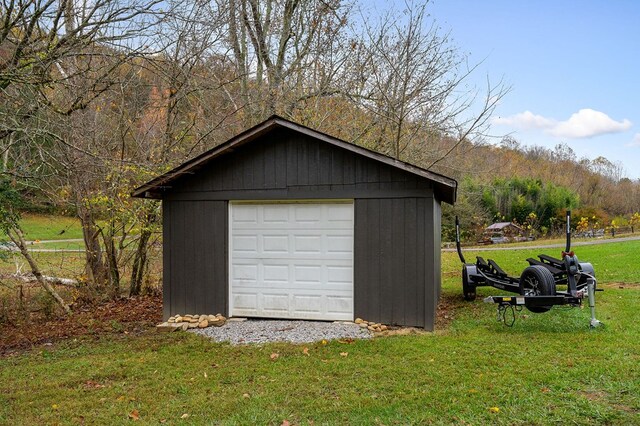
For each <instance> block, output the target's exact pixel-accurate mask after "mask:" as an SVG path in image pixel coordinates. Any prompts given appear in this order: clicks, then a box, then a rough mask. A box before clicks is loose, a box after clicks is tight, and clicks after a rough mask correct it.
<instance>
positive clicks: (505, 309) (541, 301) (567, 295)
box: [456, 210, 601, 328]
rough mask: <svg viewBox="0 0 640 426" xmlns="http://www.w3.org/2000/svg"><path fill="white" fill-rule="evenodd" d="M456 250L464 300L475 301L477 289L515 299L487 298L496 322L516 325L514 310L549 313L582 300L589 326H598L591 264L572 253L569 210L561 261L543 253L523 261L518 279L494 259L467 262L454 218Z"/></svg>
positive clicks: (595, 289) (477, 258)
mask: <svg viewBox="0 0 640 426" xmlns="http://www.w3.org/2000/svg"><path fill="white" fill-rule="evenodd" d="M456 251H457V252H458V257H459V258H460V261H461V262H462V265H463V266H462V293H463V297H464V299H465V300H468V301H472V300H475V299H476V289H477V288H478V287H482V286H489V287H495V288H497V289H500V290H504V291H506V292H510V293H516V294H517V296H489V297H487V298H485V302H488V303H496V304H497V308H498V314H497V315H498V319H499V320H501V321H502V322H504V323H505V324H506V325H513V323H514V322H515V311H517V310H521V309H522V308H523V307H525V308H527V309H528V310H529V311H531V312H534V313H544V312H548V311H549V310H551V308H553V307H554V306H560V305H565V306H571V307H578V306H581V304H582V301H583V299H584V298H585V297H587V298H588V300H589V307H590V308H591V321H590V326H591V327H592V328H593V327H597V326H599V325H600V324H601V322H600V321H598V320H597V319H596V317H595V292H596V291H601V289H598V288H597V282H596V277H595V271H594V269H593V265H592V264H591V263H588V262H580V261H579V260H578V257H577V256H576V255H575V253H574V252H573V251H572V250H571V211H569V210H568V211H567V215H566V246H565V250H563V251H562V256H561V258H560V259H558V258H555V257H552V256H548V255H545V254H541V255H538V258H537V259H534V258H528V259H526V261H527V263H529V266H527V267H526V268H525V269H524V270H523V271H522V273H521V274H520V276H519V277H513V276H510V275H508V274H507V273H506V272H505V271H504V270H503V269H502V268H501V267H500V266H499V265H498V264H497V263H496V262H495V261H494V260H492V259H487V260H485V259H484V258H482V257H480V256H477V257H476V262H475V263H467V262H466V260H465V258H464V255H463V254H462V248H461V244H460V222H459V220H458V217H457V216H456Z"/></svg>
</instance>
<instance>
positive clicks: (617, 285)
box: [598, 282, 640, 290]
mask: <svg viewBox="0 0 640 426" xmlns="http://www.w3.org/2000/svg"><path fill="white" fill-rule="evenodd" d="M598 285H599V286H600V287H602V288H619V289H621V290H624V289H625V288H632V289H638V288H640V282H638V283H624V282H610V283H606V284H598Z"/></svg>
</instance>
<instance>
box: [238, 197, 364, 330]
mask: <svg viewBox="0 0 640 426" xmlns="http://www.w3.org/2000/svg"><path fill="white" fill-rule="evenodd" d="M230 206H231V207H230V208H231V209H232V214H231V215H230V217H231V223H230V232H231V235H230V237H231V238H230V241H231V250H230V257H231V258H230V262H231V268H230V271H231V274H230V286H231V291H230V294H231V295H230V303H231V315H236V316H256V317H273V318H300V319H326V320H352V319H353V204H352V203H345V204H317V203H310V204H299V203H298V204H263V205H260V204H237V205H236V204H230ZM236 210H241V211H242V210H250V211H252V212H251V213H245V212H242V213H241V214H236V213H237V211H236ZM236 218H239V220H237V221H236ZM236 242H238V243H239V245H235V243H236Z"/></svg>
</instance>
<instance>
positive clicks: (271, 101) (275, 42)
mask: <svg viewBox="0 0 640 426" xmlns="http://www.w3.org/2000/svg"><path fill="white" fill-rule="evenodd" d="M2 4H3V7H2V10H0V93H1V95H0V147H1V150H0V152H1V153H2V165H1V174H0V192H1V193H2V194H1V195H2V196H1V197H0V202H1V204H2V205H1V206H0V215H1V216H2V221H1V222H2V228H3V230H4V232H5V234H6V235H7V237H8V238H9V239H10V240H11V241H12V242H13V243H14V244H15V246H16V247H18V248H19V250H20V252H21V253H23V255H25V256H28V247H27V245H26V242H25V239H24V236H23V234H22V232H21V228H20V220H19V218H20V214H21V212H24V211H48V212H55V213H60V214H66V215H73V216H76V217H77V218H79V220H80V222H81V224H82V231H83V240H84V245H85V247H86V255H85V259H84V261H85V262H84V263H85V273H84V274H83V275H82V277H81V279H79V281H81V283H82V287H81V288H82V292H83V293H84V296H83V297H87V298H101V297H118V296H119V295H121V294H131V295H135V294H139V293H141V292H143V291H144V290H145V286H150V285H152V283H153V282H156V277H152V276H151V275H152V274H151V272H150V269H149V261H150V257H151V256H157V253H156V252H153V247H155V243H156V242H157V239H158V238H159V230H160V223H161V212H160V208H159V204H158V203H156V202H153V201H148V200H133V199H131V198H130V193H131V191H132V190H133V189H134V188H135V187H136V186H138V185H140V184H142V183H144V182H145V181H146V180H148V179H150V178H151V177H153V176H155V175H156V174H158V173H161V172H165V171H167V170H169V169H171V168H172V167H173V166H176V165H178V164H180V163H182V162H184V161H185V160H187V159H188V158H191V157H194V156H196V155H198V154H199V153H202V152H204V151H205V150H207V149H210V148H212V147H214V146H216V145H218V144H220V143H222V142H224V141H225V140H227V139H228V138H229V137H231V136H233V135H235V134H237V133H239V132H240V131H242V130H244V129H246V128H248V127H250V126H252V125H254V124H257V123H259V122H261V121H262V120H264V119H265V118H267V117H269V116H271V115H272V114H279V115H281V116H283V117H286V118H288V119H291V120H293V121H296V122H299V123H301V124H304V125H307V126H309V127H312V128H316V129H318V130H320V131H322V132H326V133H328V134H331V135H333V136H336V137H339V138H341V139H344V140H346V141H348V142H350V143H354V144H357V145H360V146H364V147H367V148H369V149H373V150H376V151H379V152H382V153H384V154H386V155H389V156H392V157H394V158H398V159H401V160H403V161H407V162H409V163H413V164H416V165H418V166H420V167H423V168H425V169H429V170H433V171H436V172H439V173H443V174H445V175H448V176H451V177H454V178H456V179H457V180H458V181H459V183H460V187H459V197H458V198H459V202H458V204H457V205H456V206H455V207H453V208H449V207H446V208H445V211H444V213H445V217H444V222H443V227H444V231H445V238H446V235H447V232H448V231H449V230H450V227H451V224H452V217H453V215H454V214H458V215H460V216H461V217H462V219H463V223H464V224H465V225H469V226H468V228H469V229H475V230H478V229H480V228H481V227H482V226H484V225H486V224H489V223H491V222H492V221H493V220H494V219H498V218H499V219H503V220H508V221H511V220H513V221H517V222H518V223H521V224H527V225H529V226H531V227H532V228H533V229H534V231H535V233H536V234H537V235H538V236H543V235H545V234H547V233H551V232H553V231H554V230H555V229H556V228H557V226H558V222H557V218H558V214H561V211H562V210H564V209H565V208H567V207H571V208H573V209H578V210H577V213H578V216H583V215H584V217H586V218H587V219H588V220H591V221H599V222H598V225H599V226H600V225H601V226H603V227H604V226H609V227H610V226H616V225H615V224H616V223H617V225H618V226H626V225H632V224H634V223H635V225H636V226H638V224H637V213H638V211H640V182H639V181H632V180H630V179H627V178H625V177H624V175H623V172H622V169H621V166H620V165H618V164H614V163H611V162H610V161H608V160H607V159H606V158H596V159H584V158H577V156H576V155H575V153H574V152H573V151H572V150H571V148H569V147H568V146H566V145H559V146H557V147H556V148H555V149H553V150H549V149H545V148H540V147H529V146H525V145H523V144H520V143H519V142H518V141H516V140H514V139H512V138H505V139H504V140H503V141H502V142H501V143H500V144H492V143H489V142H488V141H487V139H486V137H485V135H486V134H487V131H488V128H489V123H490V118H491V116H492V113H493V111H494V109H495V107H496V105H497V103H498V102H499V101H500V99H501V98H502V97H504V96H506V95H507V94H508V92H509V88H508V87H505V86H504V85H503V84H502V83H501V82H497V83H496V84H495V85H494V84H488V86H487V87H485V88H483V89H478V90H476V89H474V88H471V89H468V88H467V80H468V77H469V75H470V74H472V73H473V72H474V71H475V67H474V66H472V65H469V63H468V57H467V56H466V55H465V54H463V53H462V51H461V50H460V48H459V47H458V46H456V45H455V44H454V43H453V42H452V41H451V39H450V36H449V34H447V33H443V32H441V30H440V29H439V28H438V27H437V25H436V24H435V23H434V22H433V20H432V18H431V17H430V16H429V15H428V4H427V3H426V2H415V3H414V2H410V3H409V4H408V5H407V6H406V7H404V8H403V10H399V9H392V10H389V11H388V12H386V13H384V14H378V15H375V16H372V15H369V14H368V13H367V12H363V11H362V10H361V9H360V8H359V7H358V5H357V4H353V3H350V2H347V1H341V0H311V1H304V2H303V1H299V0H265V1H257V0H228V1H225V2H179V1H173V0H171V1H162V2H160V1H157V0H134V1H131V0H127V1H123V0H96V1H94V2H90V3H82V4H79V3H77V2H71V1H60V2H52V1H40V0H36V1H27V0H16V1H10V2H9V1H4V2H3V3H2ZM478 101H479V102H480V107H479V108H478V103H477V102H478ZM581 212H582V213H581ZM634 214H636V216H634ZM634 217H635V218H636V219H635V222H633V220H634V219H633V218H634ZM593 225H595V222H594V224H593ZM29 264H30V268H31V270H32V272H33V274H34V276H35V277H36V278H37V279H38V282H40V283H41V284H42V286H43V287H44V288H45V289H46V291H47V292H48V293H49V294H51V295H52V297H54V298H56V300H58V298H59V296H58V295H57V294H56V291H55V289H54V288H53V287H51V285H49V284H48V283H47V281H46V280H45V279H43V278H42V275H43V274H42V273H41V271H40V270H39V269H38V265H37V264H36V262H29ZM59 304H60V306H63V307H65V309H67V308H68V307H67V305H66V302H65V301H63V300H61V299H60V300H59Z"/></svg>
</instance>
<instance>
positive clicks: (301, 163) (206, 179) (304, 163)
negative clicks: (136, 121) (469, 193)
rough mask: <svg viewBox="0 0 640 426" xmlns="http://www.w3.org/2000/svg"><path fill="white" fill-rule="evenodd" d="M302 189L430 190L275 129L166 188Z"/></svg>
mask: <svg viewBox="0 0 640 426" xmlns="http://www.w3.org/2000/svg"><path fill="white" fill-rule="evenodd" d="M269 189H294V190H296V191H298V192H299V191H300V190H301V189H304V190H306V191H308V192H309V198H313V192H314V191H325V192H326V190H327V189H329V190H345V189H348V190H353V191H354V196H356V195H357V192H359V191H360V192H361V191H380V192H381V198H385V194H389V195H390V196H392V195H393V194H392V193H393V191H397V190H403V189H404V190H406V189H411V190H412V189H424V190H425V196H430V195H431V193H432V184H431V182H430V181H429V180H427V179H424V178H421V177H419V176H415V175H412V174H410V173H407V172H405V171H402V170H399V169H396V168H394V167H392V166H390V165H387V164H382V163H380V162H378V161H376V160H372V159H370V158H366V157H363V156H361V155H358V154H354V153H353V152H350V151H348V150H346V149H342V148H339V147H335V146H332V145H328V144H327V143H325V142H322V141H318V140H315V139H313V138H311V137H309V136H305V135H299V134H296V133H293V132H290V131H277V132H273V133H272V134H270V135H267V136H265V137H264V139H262V140H260V141H259V142H255V143H253V144H248V145H246V146H241V147H238V148H236V149H235V150H234V151H233V152H232V153H228V154H226V155H224V156H222V157H220V158H219V159H218V161H216V162H214V163H212V164H210V165H209V166H207V167H206V168H204V169H202V170H200V171H198V173H197V174H195V175H185V176H184V177H182V178H181V179H179V180H178V181H177V182H176V183H175V184H174V187H173V188H172V190H171V192H170V193H181V192H216V191H238V192H240V191H261V190H269Z"/></svg>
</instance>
